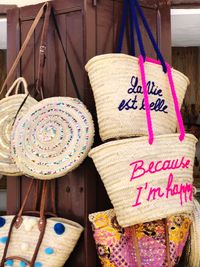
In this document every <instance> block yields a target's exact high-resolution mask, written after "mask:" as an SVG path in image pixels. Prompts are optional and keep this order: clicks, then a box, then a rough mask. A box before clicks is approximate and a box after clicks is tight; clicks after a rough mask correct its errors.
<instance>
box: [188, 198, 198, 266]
mask: <svg viewBox="0 0 200 267" xmlns="http://www.w3.org/2000/svg"><path fill="white" fill-rule="evenodd" d="M189 266H190V267H199V266H200V204H199V202H198V201H197V200H196V199H195V200H194V213H193V222H192V227H191V232H190V250H189Z"/></svg>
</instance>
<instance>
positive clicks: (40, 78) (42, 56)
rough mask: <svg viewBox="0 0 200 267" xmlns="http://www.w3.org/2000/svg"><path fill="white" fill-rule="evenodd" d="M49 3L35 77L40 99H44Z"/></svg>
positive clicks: (49, 4)
mask: <svg viewBox="0 0 200 267" xmlns="http://www.w3.org/2000/svg"><path fill="white" fill-rule="evenodd" d="M51 8H52V7H51V3H50V2H49V3H48V6H47V9H46V12H45V18H44V24H43V28H42V35H41V42H40V50H39V60H38V66H39V68H38V75H37V82H36V91H37V92H38V93H40V94H41V98H42V99H44V92H43V82H44V66H45V60H46V48H47V33H48V29H49V19H50V15H51Z"/></svg>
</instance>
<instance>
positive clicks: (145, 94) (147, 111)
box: [139, 55, 185, 144]
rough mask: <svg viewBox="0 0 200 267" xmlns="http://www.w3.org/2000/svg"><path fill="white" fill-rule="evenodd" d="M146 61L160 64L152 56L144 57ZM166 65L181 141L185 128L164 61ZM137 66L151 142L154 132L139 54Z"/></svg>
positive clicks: (169, 72)
mask: <svg viewBox="0 0 200 267" xmlns="http://www.w3.org/2000/svg"><path fill="white" fill-rule="evenodd" d="M146 61H147V62H151V63H154V64H160V62H159V61H158V60H155V59H152V58H146ZM166 66H167V77H168V80H169V85H170V88H171V93H172V98H173V101H174V109H175V112H176V116H177V120H178V125H179V131H180V136H179V140H180V141H183V140H184V138H185V129H184V124H183V119H182V116H181V112H180V108H179V103H178V98H177V95H176V90H175V86H174V81H173V77H172V71H171V67H170V65H169V64H168V63H166ZM139 67H140V72H141V80H142V86H143V92H144V104H145V110H146V119H147V128H148V133H149V144H152V143H153V140H154V133H153V127H152V120H151V112H150V105H149V98H148V92H147V83H146V76H145V69H144V58H143V56H142V55H140V56H139Z"/></svg>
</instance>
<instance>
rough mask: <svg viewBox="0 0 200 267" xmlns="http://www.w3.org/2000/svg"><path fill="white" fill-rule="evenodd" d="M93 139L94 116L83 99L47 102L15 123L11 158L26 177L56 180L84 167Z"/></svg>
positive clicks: (46, 100)
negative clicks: (82, 164) (79, 167)
mask: <svg viewBox="0 0 200 267" xmlns="http://www.w3.org/2000/svg"><path fill="white" fill-rule="evenodd" d="M93 136H94V125H93V120H92V116H91V114H90V113H89V111H88V110H87V109H86V107H85V106H84V104H83V103H82V102H81V101H80V100H78V99H76V98H70V97H52V98H48V99H44V100H42V101H41V102H39V103H38V104H37V105H35V106H34V107H32V108H31V109H30V110H29V112H27V113H26V115H25V116H24V117H23V118H22V120H20V121H18V122H17V123H16V124H15V127H14V129H13V134H12V157H13V159H14V161H15V162H16V165H17V166H18V168H19V169H20V170H21V171H22V172H23V173H25V174H26V175H28V176H31V177H35V178H38V179H54V178H57V177H61V176H63V175H65V174H67V173H68V172H70V171H72V170H73V169H75V168H76V167H78V166H79V165H80V164H81V162H82V161H83V160H84V159H85V158H86V156H87V154H88V152H89V150H90V149H91V146H92V143H93Z"/></svg>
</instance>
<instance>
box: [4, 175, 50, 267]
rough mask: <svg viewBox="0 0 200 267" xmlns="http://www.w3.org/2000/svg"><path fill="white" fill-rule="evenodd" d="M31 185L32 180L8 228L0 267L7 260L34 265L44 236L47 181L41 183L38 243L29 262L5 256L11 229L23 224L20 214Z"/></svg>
mask: <svg viewBox="0 0 200 267" xmlns="http://www.w3.org/2000/svg"><path fill="white" fill-rule="evenodd" d="M33 185H34V180H33V179H32V180H31V182H30V185H29V188H28V191H27V193H26V196H25V198H24V201H23V203H22V206H21V209H20V210H19V212H18V214H17V215H16V216H15V217H14V219H13V221H12V223H11V226H10V229H9V233H8V240H7V242H6V246H5V249H4V253H3V257H2V260H1V264H0V267H4V264H5V263H6V261H8V260H22V261H24V262H25V263H27V264H28V265H29V266H30V267H34V264H35V261H36V258H37V255H38V252H39V249H40V246H41V243H42V240H43V237H44V234H45V229H46V223H47V221H46V217H45V203H46V195H47V181H43V186H42V197H41V204H40V219H39V221H38V228H39V231H40V235H39V238H38V242H37V245H36V248H35V251H34V254H33V257H32V259H31V261H27V260H26V259H24V258H21V257H18V256H11V257H8V258H6V255H7V252H8V248H9V243H10V240H11V236H12V231H13V228H14V227H16V228H17V229H18V228H19V227H20V226H21V224H22V222H23V218H22V214H23V211H24V208H25V205H26V203H27V200H28V197H29V195H30V192H31V189H32V187H33Z"/></svg>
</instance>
